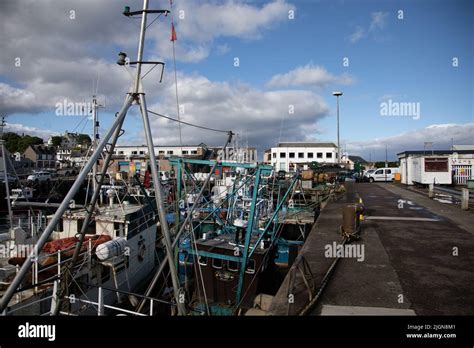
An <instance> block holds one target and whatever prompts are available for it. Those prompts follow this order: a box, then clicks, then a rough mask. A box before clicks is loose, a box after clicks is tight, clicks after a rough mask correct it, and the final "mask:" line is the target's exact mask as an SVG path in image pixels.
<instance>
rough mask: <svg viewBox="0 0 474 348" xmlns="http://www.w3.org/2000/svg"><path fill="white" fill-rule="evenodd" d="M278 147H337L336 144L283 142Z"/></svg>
mask: <svg viewBox="0 0 474 348" xmlns="http://www.w3.org/2000/svg"><path fill="white" fill-rule="evenodd" d="M278 147H337V146H336V144H334V143H309V142H303V141H301V142H281V143H278Z"/></svg>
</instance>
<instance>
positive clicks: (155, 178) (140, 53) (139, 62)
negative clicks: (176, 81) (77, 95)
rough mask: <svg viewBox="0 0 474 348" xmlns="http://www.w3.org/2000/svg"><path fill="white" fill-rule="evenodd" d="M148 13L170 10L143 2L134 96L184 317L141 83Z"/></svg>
mask: <svg viewBox="0 0 474 348" xmlns="http://www.w3.org/2000/svg"><path fill="white" fill-rule="evenodd" d="M148 13H165V14H168V13H169V11H168V10H148V0H143V10H142V11H141V15H142V21H141V27H140V39H139V44H138V54H137V61H136V66H137V74H136V77H135V84H134V88H133V93H134V95H136V96H138V103H139V104H140V111H141V115H142V119H143V126H144V131H145V137H146V142H147V147H148V155H149V158H150V164H151V174H152V178H153V187H154V190H155V199H156V205H157V208H158V215H159V218H160V226H161V231H162V233H163V237H164V238H163V240H164V243H165V246H166V257H167V259H168V267H169V269H170V274H171V281H172V283H173V291H174V297H175V300H176V306H177V309H178V315H184V314H186V309H185V306H184V302H183V301H181V296H180V294H181V288H180V283H179V279H178V273H177V270H176V265H175V263H174V252H173V247H172V242H171V236H170V232H169V227H168V222H167V220H166V211H165V207H164V204H163V202H164V201H163V192H162V190H161V189H162V188H161V182H160V177H159V174H158V164H157V162H156V156H155V149H154V145H153V137H152V134H151V127H150V120H149V117H148V111H147V106H146V99H145V93H144V92H143V88H142V83H141V79H142V76H141V69H142V64H144V63H145V64H146V63H152V64H153V62H143V61H142V59H143V49H144V46H145V32H146V27H147V26H146V24H147V15H148ZM128 15H133V12H132V13H131V12H129V13H128Z"/></svg>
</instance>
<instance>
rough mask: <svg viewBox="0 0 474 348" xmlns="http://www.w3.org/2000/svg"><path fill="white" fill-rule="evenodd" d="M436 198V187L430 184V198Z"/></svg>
mask: <svg viewBox="0 0 474 348" xmlns="http://www.w3.org/2000/svg"><path fill="white" fill-rule="evenodd" d="M433 197H434V185H433V184H430V190H429V191H428V198H433Z"/></svg>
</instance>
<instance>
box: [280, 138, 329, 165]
mask: <svg viewBox="0 0 474 348" xmlns="http://www.w3.org/2000/svg"><path fill="white" fill-rule="evenodd" d="M311 162H318V163H337V146H336V145H335V144H334V143H306V142H291V143H290V142H285V143H279V144H278V147H272V148H271V164H272V166H273V167H274V168H275V169H276V170H285V171H293V170H296V169H297V167H298V168H300V169H308V166H309V164H310V163H311Z"/></svg>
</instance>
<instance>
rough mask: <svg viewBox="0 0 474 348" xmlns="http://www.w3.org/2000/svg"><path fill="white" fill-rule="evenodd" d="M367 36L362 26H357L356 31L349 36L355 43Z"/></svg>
mask: <svg viewBox="0 0 474 348" xmlns="http://www.w3.org/2000/svg"><path fill="white" fill-rule="evenodd" d="M364 36H365V30H364V28H362V27H361V26H357V27H356V29H355V31H354V32H353V33H352V34H351V35H349V41H350V42H352V43H355V42H357V41H359V40H360V39H362V38H363V37H364Z"/></svg>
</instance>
